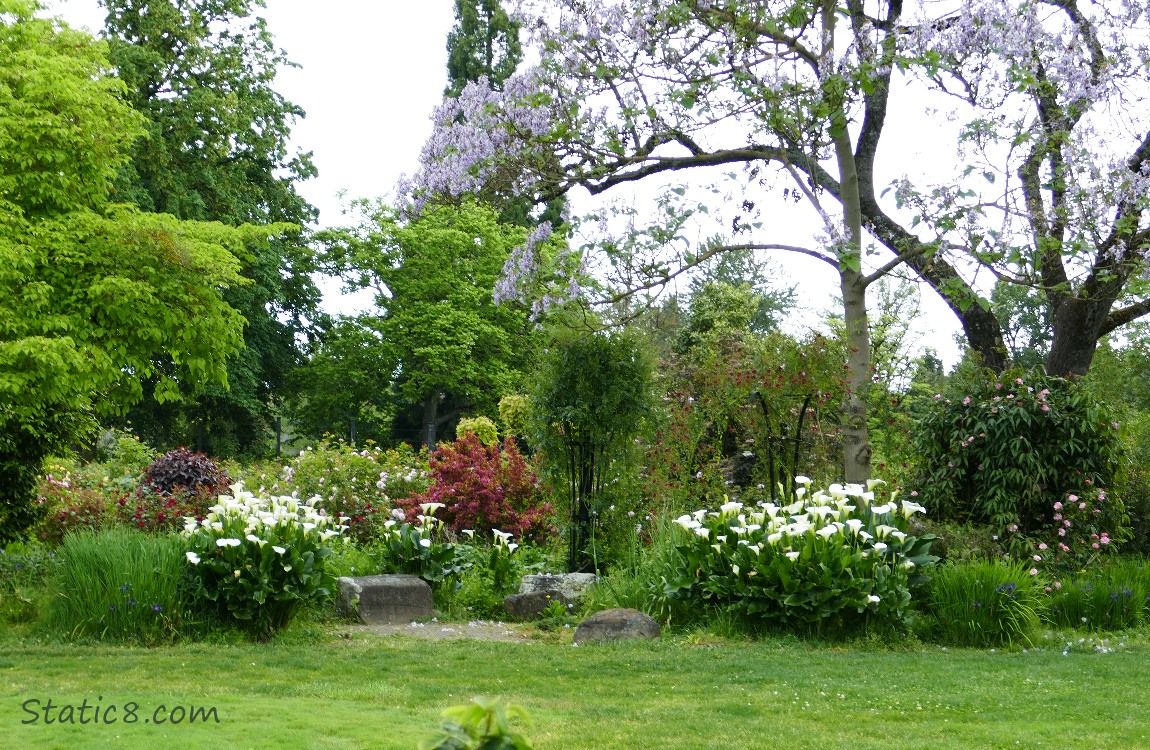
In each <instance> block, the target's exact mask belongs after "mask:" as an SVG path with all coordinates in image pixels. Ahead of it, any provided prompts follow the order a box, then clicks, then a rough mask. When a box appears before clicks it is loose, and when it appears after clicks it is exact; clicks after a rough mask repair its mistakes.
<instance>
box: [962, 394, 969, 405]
mask: <svg viewBox="0 0 1150 750" xmlns="http://www.w3.org/2000/svg"><path fill="white" fill-rule="evenodd" d="M962 405H963V406H970V396H967V397H966V398H964V399H963V400H962Z"/></svg>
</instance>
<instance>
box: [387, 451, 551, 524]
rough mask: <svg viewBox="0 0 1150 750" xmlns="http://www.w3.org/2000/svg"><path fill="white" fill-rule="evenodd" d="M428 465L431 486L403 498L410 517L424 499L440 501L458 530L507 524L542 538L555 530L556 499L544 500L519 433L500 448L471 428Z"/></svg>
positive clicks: (447, 521) (448, 520) (445, 517)
mask: <svg viewBox="0 0 1150 750" xmlns="http://www.w3.org/2000/svg"><path fill="white" fill-rule="evenodd" d="M429 467H430V473H431V486H430V487H428V488H427V491H426V492H424V493H423V494H421V495H418V496H413V497H409V498H408V499H406V500H401V501H399V503H398V504H399V506H400V507H402V508H404V509H405V510H406V511H407V517H408V518H409V519H411V518H413V517H414V515H415V514H416V512H417V511H416V508H417V507H419V506H420V505H422V504H426V503H439V504H441V505H442V506H443V512H442V513H441V514H440V517H441V518H442V519H443V522H444V523H445V524H446V525H447V526H448V528H450V529H451V530H452V531H454V532H456V533H459V532H461V531H462V530H463V529H471V530H474V531H475V532H476V533H480V534H483V535H486V534H489V533H491V531H492V529H505V530H507V531H509V532H511V533H513V534H515V535H516V536H518V537H520V538H521V539H542V538H543V537H545V536H546V535H547V533H548V532H549V531H550V523H549V521H548V518H549V516H550V513H551V504H550V503H548V502H544V500H543V495H542V493H541V492H540V490H539V487H538V483H537V482H536V479H535V474H534V473H533V472H532V471H531V469H530V468H529V467H528V465H527V460H526V459H525V458H524V457H523V455H522V454H521V453H520V452H519V450H518V448H516V446H515V439H514V438H507V439H506V440H505V441H504V443H503V449H502V450H500V448H499V447H498V446H494V445H492V446H488V445H484V444H483V443H482V442H480V440H479V438H478V437H476V436H475V435H474V434H471V433H469V434H466V435H464V436H463V437H461V438H459V439H458V440H456V441H455V442H454V443H450V444H447V445H444V446H443V447H441V448H439V449H438V450H436V451H435V453H434V454H432V456H431V461H430V462H429Z"/></svg>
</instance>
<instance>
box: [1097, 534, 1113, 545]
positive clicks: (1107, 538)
mask: <svg viewBox="0 0 1150 750" xmlns="http://www.w3.org/2000/svg"><path fill="white" fill-rule="evenodd" d="M1099 541H1101V542H1102V543H1103V544H1110V537H1108V536H1104V537H1102V539H1101V540H1099Z"/></svg>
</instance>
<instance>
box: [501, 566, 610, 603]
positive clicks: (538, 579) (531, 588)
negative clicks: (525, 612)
mask: <svg viewBox="0 0 1150 750" xmlns="http://www.w3.org/2000/svg"><path fill="white" fill-rule="evenodd" d="M598 581H599V576H597V575H595V574H594V573H563V574H561V575H551V574H549V573H542V574H539V575H529V576H523V580H522V581H520V582H519V593H520V594H534V593H536V592H539V591H541V592H543V593H546V594H554V593H560V594H562V595H563V596H565V597H567V600H568V601H569V602H574V601H576V600H578V599H581V598H583V595H584V594H586V593H587V589H589V588H591V586H593V585H594V584H596V583H598Z"/></svg>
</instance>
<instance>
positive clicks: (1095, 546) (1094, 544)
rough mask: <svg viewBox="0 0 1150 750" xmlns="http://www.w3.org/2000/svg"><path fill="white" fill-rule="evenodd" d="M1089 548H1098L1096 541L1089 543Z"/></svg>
mask: <svg viewBox="0 0 1150 750" xmlns="http://www.w3.org/2000/svg"><path fill="white" fill-rule="evenodd" d="M1090 548H1091V549H1098V542H1094V543H1092V544H1091V545H1090Z"/></svg>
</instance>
